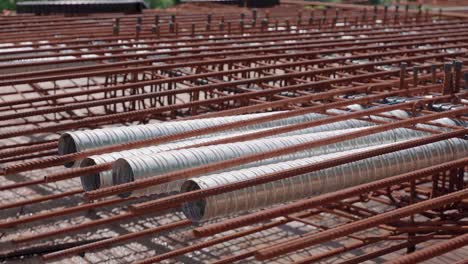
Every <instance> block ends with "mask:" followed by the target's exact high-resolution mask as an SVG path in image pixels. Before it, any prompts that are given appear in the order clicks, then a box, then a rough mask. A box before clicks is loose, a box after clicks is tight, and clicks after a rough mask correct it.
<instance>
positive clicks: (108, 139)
mask: <svg viewBox="0 0 468 264" xmlns="http://www.w3.org/2000/svg"><path fill="white" fill-rule="evenodd" d="M273 113H274V112H271V113H260V114H248V115H238V116H227V117H215V118H205V119H197V120H187V121H174V122H164V123H157V124H149V125H138V126H125V127H112V128H103V129H94V130H83V131H74V132H66V133H64V134H62V135H61V137H60V139H59V144H58V151H59V154H60V155H64V154H70V153H75V152H80V151H84V150H87V149H93V148H98V147H103V146H108V145H115V144H121V143H126V142H131V141H137V140H143V139H148V138H153V137H158V136H165V135H172V134H176V133H181V132H187V131H191V130H196V129H202V128H207V127H212V126H218V125H222V124H227V123H233V122H236V121H242V120H248V119H252V118H257V117H261V116H265V115H271V114H273ZM323 117H326V115H322V114H316V113H310V114H305V115H300V116H294V117H290V118H284V119H279V120H274V121H270V122H265V123H258V124H254V125H249V126H245V127H242V128H237V129H232V130H230V131H231V132H235V131H246V130H252V129H262V128H269V127H276V126H284V125H291V124H295V123H301V122H307V121H312V120H316V119H319V118H323ZM344 124H346V126H344ZM369 125H372V123H369V122H365V121H360V120H350V121H346V122H345V123H342V122H340V124H338V125H337V128H334V129H344V128H352V127H362V126H369ZM329 130H331V129H329ZM319 131H320V130H319ZM321 131H323V130H321ZM200 137H205V135H202V136H200ZM80 163H81V161H78V162H76V164H75V162H71V163H67V164H65V166H66V167H71V166H73V165H79V164H80Z"/></svg>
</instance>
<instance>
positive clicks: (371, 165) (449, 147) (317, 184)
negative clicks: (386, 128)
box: [181, 139, 468, 221]
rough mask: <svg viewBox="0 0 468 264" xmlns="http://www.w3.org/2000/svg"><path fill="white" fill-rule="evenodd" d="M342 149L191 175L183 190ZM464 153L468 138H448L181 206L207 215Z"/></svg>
mask: <svg viewBox="0 0 468 264" xmlns="http://www.w3.org/2000/svg"><path fill="white" fill-rule="evenodd" d="M355 151H361V150H355ZM348 153H349V152H348ZM344 154H345V153H334V154H329V155H324V156H317V157H311V158H305V159H298V160H292V161H286V162H281V163H276V164H270V165H263V166H259V167H253V168H247V169H242V170H235V171H229V172H223V173H218V174H212V175H208V176H203V177H199V178H192V179H190V180H188V181H186V182H185V183H184V184H183V185H182V187H181V189H182V191H183V192H187V191H191V190H197V189H206V188H210V187H216V186H221V185H225V184H228V183H233V182H239V181H244V180H247V179H252V178H255V177H257V176H260V175H265V174H268V173H272V172H278V171H282V170H287V169H290V168H294V167H300V166H304V165H306V164H310V163H317V162H319V161H322V160H326V159H330V158H334V157H337V156H340V155H344ZM467 155H468V141H466V140H461V139H450V140H446V141H441V142H436V143H433V144H428V145H424V146H420V147H416V148H412V149H406V150H401V151H398V152H393V153H389V154H385V155H381V156H377V157H372V158H369V159H365V160H361V161H357V162H352V163H348V164H344V165H341V166H336V167H332V168H328V169H324V170H320V171H316V172H312V173H307V174H303V175H299V176H295V177H292V178H288V179H284V180H279V181H275V182H271V183H268V184H262V185H257V186H252V187H249V188H245V189H242V190H237V191H233V192H227V193H224V194H220V195H215V196H211V197H208V198H205V199H201V200H197V201H193V202H187V203H185V204H184V205H183V206H182V210H183V212H184V214H185V215H186V216H187V218H189V219H190V220H192V221H205V220H208V219H212V218H216V217H221V216H226V215H229V214H235V213H239V212H244V211H248V210H253V209H256V208H263V207H266V206H271V205H274V204H277V203H284V202H288V201H293V200H297V199H301V198H305V197H309V196H313V195H319V194H322V193H327V192H333V191H336V190H338V189H342V188H346V187H350V186H355V185H359V184H362V183H366V182H370V181H373V180H377V179H382V178H385V177H389V176H393V175H398V174H401V173H405V172H409V171H412V170H417V169H420V168H424V167H427V166H430V165H433V164H439V163H443V162H447V161H450V160H455V159H459V158H463V157H466V156H467Z"/></svg>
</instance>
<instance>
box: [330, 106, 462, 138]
mask: <svg viewBox="0 0 468 264" xmlns="http://www.w3.org/2000/svg"><path fill="white" fill-rule="evenodd" d="M346 109H348V110H341V109H330V110H327V113H335V114H341V113H347V112H348V111H361V110H364V109H366V108H365V107H364V106H362V105H359V104H353V105H348V106H346ZM382 114H384V115H389V116H392V117H396V118H401V119H407V118H410V117H411V115H410V114H409V113H408V112H406V111H404V110H400V109H397V110H392V111H388V112H384V113H382ZM369 118H370V119H371V120H376V121H385V122H394V121H395V120H394V119H392V118H387V117H381V116H375V115H370V116H369ZM429 123H433V124H442V125H451V126H464V127H466V126H467V124H466V123H465V122H464V121H462V120H457V119H451V118H447V117H444V118H440V119H436V120H433V121H430V122H429ZM416 127H418V128H426V129H432V130H436V131H444V132H447V131H450V130H451V129H447V128H442V127H438V126H432V125H426V124H417V125H416Z"/></svg>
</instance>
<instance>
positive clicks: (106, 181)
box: [80, 120, 371, 191]
mask: <svg viewBox="0 0 468 264" xmlns="http://www.w3.org/2000/svg"><path fill="white" fill-rule="evenodd" d="M286 121H288V122H292V121H294V120H286ZM370 124H371V123H368V122H363V121H359V120H347V121H342V122H336V123H332V124H328V125H322V126H317V127H311V128H306V129H301V130H295V131H291V132H288V133H283V134H281V135H279V136H272V137H285V136H290V135H299V134H308V133H315V132H323V131H329V130H340V129H345V128H357V127H363V126H366V125H370ZM267 125H268V124H267ZM266 129H269V127H267V128H263V129H250V130H249V129H246V130H245V131H244V132H237V133H235V132H232V131H228V132H224V133H215V134H210V135H209V136H208V137H201V138H190V139H187V140H183V141H177V142H171V143H168V144H163V145H158V146H151V147H146V148H138V149H130V150H125V151H119V152H112V153H106V154H102V155H95V156H91V157H88V158H85V159H84V160H83V161H81V162H80V166H81V167H88V166H92V165H99V164H103V163H107V162H114V161H116V160H117V159H119V158H127V157H132V156H139V155H149V154H156V153H160V152H164V151H168V150H171V149H176V148H180V147H185V146H188V145H192V144H198V143H206V142H209V141H213V140H216V139H220V138H225V137H233V136H236V135H241V134H248V133H253V132H258V131H261V130H266ZM81 183H82V185H83V189H84V190H86V191H90V190H95V189H98V188H102V187H107V186H111V185H112V174H111V172H110V171H103V172H100V173H95V174H91V175H84V176H82V177H81Z"/></svg>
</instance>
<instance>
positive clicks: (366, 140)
mask: <svg viewBox="0 0 468 264" xmlns="http://www.w3.org/2000/svg"><path fill="white" fill-rule="evenodd" d="M355 130H357V129H352V130H348V131H332V132H323V133H314V134H304V135H296V136H287V137H280V138H267V139H265V138H263V139H257V140H251V141H245V142H239V143H230V144H222V145H214V146H206V147H200V148H191V149H182V150H173V151H167V152H164V153H160V154H155V155H142V156H134V157H127V158H121V159H118V160H117V161H116V162H114V164H113V167H112V180H113V183H114V184H122V183H126V182H131V181H134V180H138V179H143V178H146V177H150V176H155V175H159V174H164V173H167V172H170V171H175V170H180V169H186V168H190V167H195V166H200V165H205V164H209V163H213V162H218V161H222V160H227V159H231V158H235V157H239V156H242V155H250V154H255V153H260V152H265V151H269V150H274V149H279V148H283V147H288V146H293V145H297V144H301V143H305V142H309V141H313V140H317V139H322V138H328V137H331V136H335V135H339V134H343V133H349V132H350V131H355ZM423 134H424V133H422V132H419V131H415V130H410V129H395V130H390V131H386V132H382V133H378V134H372V135H369V136H365V137H359V138H355V139H351V140H348V141H343V142H339V143H336V144H330V145H327V146H322V147H320V148H313V149H309V150H307V151H302V152H297V153H292V154H289V155H284V156H279V157H275V158H271V159H266V160H259V161H257V162H253V163H249V164H246V165H243V166H239V167H236V168H237V169H239V168H245V167H252V166H258V165H263V164H270V163H277V162H281V161H286V160H293V159H299V158H305V157H310V156H315V155H323V154H327V153H333V152H340V151H345V150H349V149H355V148H361V147H366V146H372V145H381V144H385V143H389V142H396V141H401V140H405V139H409V138H414V137H418V136H422V135H423ZM229 169H232V168H229ZM183 182H184V181H183V180H178V181H173V182H170V183H168V184H162V185H158V186H152V187H149V188H146V189H142V190H137V191H135V192H133V194H132V195H135V196H142V195H149V194H154V193H166V192H170V191H176V190H179V187H180V185H181V184H182V183H183ZM125 195H130V194H125Z"/></svg>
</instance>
